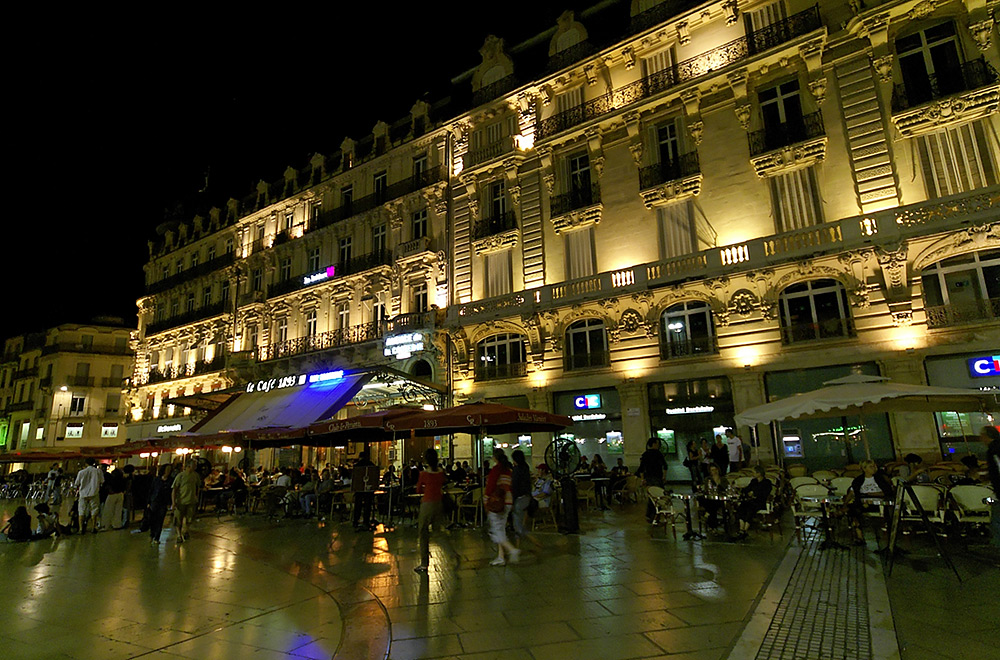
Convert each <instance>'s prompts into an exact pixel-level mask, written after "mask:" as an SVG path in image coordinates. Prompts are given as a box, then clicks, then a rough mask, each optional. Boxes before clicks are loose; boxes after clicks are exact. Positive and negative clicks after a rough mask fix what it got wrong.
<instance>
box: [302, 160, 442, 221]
mask: <svg viewBox="0 0 1000 660" xmlns="http://www.w3.org/2000/svg"><path fill="white" fill-rule="evenodd" d="M446 178H447V172H446V170H445V168H444V167H443V166H440V165H439V166H438V167H429V168H427V169H425V170H424V171H422V172H420V173H418V174H414V175H413V176H410V177H407V178H405V179H403V180H402V181H397V182H396V183H393V184H390V185H388V186H386V187H385V188H382V189H381V190H378V191H377V192H374V193H372V194H370V195H366V196H365V197H359V198H357V199H353V200H351V202H350V203H348V204H343V205H341V206H338V207H336V208H332V209H330V210H329V211H323V212H322V213H320V215H319V216H318V217H317V218H316V222H315V223H314V225H315V228H316V229H319V228H321V227H326V226H328V225H331V224H333V223H335V222H340V221H341V220H346V219H347V218H351V217H353V216H356V215H360V214H361V213H365V212H366V211H370V210H372V209H374V208H377V207H379V206H381V205H382V204H384V203H386V202H389V201H392V200H394V199H397V198H399V197H402V196H404V195H408V194H410V193H412V192H417V191H418V190H423V189H424V188H426V187H427V186H430V185H433V184H435V183H437V182H439V181H444V180H445V179H446Z"/></svg>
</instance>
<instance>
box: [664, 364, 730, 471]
mask: <svg viewBox="0 0 1000 660" xmlns="http://www.w3.org/2000/svg"><path fill="white" fill-rule="evenodd" d="M733 412H734V408H733V392H732V386H731V385H730V383H729V379H728V378H703V379H699V380H681V381H672V382H666V383H650V384H649V422H650V424H651V425H652V428H651V429H650V437H652V436H656V437H658V438H660V451H662V452H663V455H664V457H665V458H666V459H667V467H668V470H667V481H687V480H689V479H690V478H691V473H690V472H689V471H688V469H687V468H686V467H684V465H683V463H684V459H685V458H687V451H686V449H685V448H686V447H687V443H688V442H690V441H691V440H694V441H695V442H698V443H700V442H701V440H702V439H705V440H708V442H709V443H710V444H711V443H713V442H715V436H716V435H719V434H722V433H725V430H726V427H729V426H733ZM744 440H745V441H746V440H747V438H744Z"/></svg>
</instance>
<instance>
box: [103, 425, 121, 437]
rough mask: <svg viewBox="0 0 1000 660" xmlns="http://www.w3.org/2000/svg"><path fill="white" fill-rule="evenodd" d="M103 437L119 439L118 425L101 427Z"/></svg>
mask: <svg viewBox="0 0 1000 660" xmlns="http://www.w3.org/2000/svg"><path fill="white" fill-rule="evenodd" d="M101 437H102V438H117V437H118V425H117V424H105V425H104V426H102V427H101Z"/></svg>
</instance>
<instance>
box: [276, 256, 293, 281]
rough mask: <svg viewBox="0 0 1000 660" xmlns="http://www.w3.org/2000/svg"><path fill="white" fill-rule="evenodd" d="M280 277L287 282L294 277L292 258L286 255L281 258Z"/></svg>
mask: <svg viewBox="0 0 1000 660" xmlns="http://www.w3.org/2000/svg"><path fill="white" fill-rule="evenodd" d="M278 277H279V278H280V280H281V281H282V282H286V281H288V280H290V279H292V260H291V259H290V258H288V257H285V258H284V259H282V260H281V266H280V268H279V269H278Z"/></svg>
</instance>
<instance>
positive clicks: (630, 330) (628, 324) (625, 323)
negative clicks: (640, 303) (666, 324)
mask: <svg viewBox="0 0 1000 660" xmlns="http://www.w3.org/2000/svg"><path fill="white" fill-rule="evenodd" d="M644 325H645V324H644V323H643V320H642V314H640V313H639V312H638V311H636V310H634V309H632V308H631V307H630V308H629V309H626V310H625V311H624V312H622V315H621V317H620V318H619V319H618V329H619V330H621V331H622V332H624V333H626V334H630V335H631V334H634V333H636V332H638V331H639V330H641V329H642V328H643V326H644Z"/></svg>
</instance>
